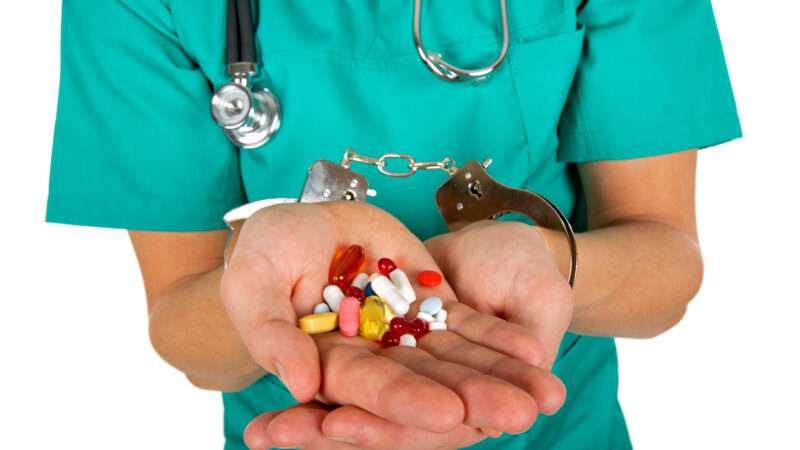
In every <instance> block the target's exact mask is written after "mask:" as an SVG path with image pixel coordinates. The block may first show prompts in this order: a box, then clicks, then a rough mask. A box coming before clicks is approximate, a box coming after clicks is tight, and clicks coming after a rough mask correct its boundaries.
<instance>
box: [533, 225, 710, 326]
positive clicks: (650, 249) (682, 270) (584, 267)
mask: <svg viewBox="0 0 800 450" xmlns="http://www.w3.org/2000/svg"><path fill="white" fill-rule="evenodd" d="M544 234H545V238H546V241H547V242H548V245H549V246H550V248H551V251H552V252H553V253H554V255H556V256H557V259H559V260H560V262H561V267H565V266H566V261H565V258H567V256H566V255H567V252H566V249H564V248H563V246H564V244H563V243H562V241H563V238H561V236H559V235H557V234H554V233H553V232H550V231H547V230H545V231H544ZM577 243H578V252H579V259H578V260H579V270H578V276H577V278H576V283H575V287H574V292H575V310H574V315H573V320H572V324H571V326H570V330H571V331H573V332H575V333H579V334H589V335H602V336H627V337H652V336H655V335H657V334H660V333H662V332H664V331H666V330H667V329H669V328H671V327H672V326H673V325H674V324H676V323H677V322H678V321H679V320H680V319H681V317H682V316H683V313H684V312H685V310H686V305H687V304H688V303H689V301H690V300H691V299H692V298H693V297H694V296H695V294H696V293H697V291H698V290H699V288H700V283H701V281H702V273H703V264H702V258H701V255H700V249H699V246H698V245H697V241H696V239H695V238H694V236H693V235H690V234H688V233H686V232H685V231H681V230H679V229H678V228H675V227H672V226H670V225H667V224H665V223H660V222H656V221H646V220H642V221H627V222H624V223H620V224H615V225H612V226H607V227H604V228H599V229H596V230H592V231H588V232H585V233H580V234H578V235H577Z"/></svg>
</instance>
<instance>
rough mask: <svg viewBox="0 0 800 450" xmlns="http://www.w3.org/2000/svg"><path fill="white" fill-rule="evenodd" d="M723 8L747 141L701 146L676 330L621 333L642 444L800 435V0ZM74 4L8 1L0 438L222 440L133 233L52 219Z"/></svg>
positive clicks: (89, 442) (783, 439)
mask: <svg viewBox="0 0 800 450" xmlns="http://www.w3.org/2000/svg"><path fill="white" fill-rule="evenodd" d="M12 5H13V6H12ZM20 5H23V6H20ZM715 7H716V12H717V19H718V22H719V26H720V30H721V34H722V37H723V40H724V43H725V47H726V54H727V58H728V64H729V69H730V72H731V77H732V80H733V84H734V90H735V92H736V96H737V100H738V105H739V111H740V114H741V119H742V122H743V125H744V129H745V134H746V138H745V139H744V140H740V141H737V142H734V143H731V144H727V145H725V146H723V147H720V148H717V149H712V150H706V151H704V152H702V153H701V159H700V168H699V181H698V184H699V187H698V190H699V192H698V211H699V221H700V229H701V239H702V244H703V248H704V251H705V258H706V264H707V274H706V281H705V285H704V288H703V290H702V292H701V294H700V295H699V296H698V298H697V299H696V300H695V301H694V302H693V304H692V305H691V307H690V312H689V314H688V316H687V318H686V319H685V320H684V321H683V322H682V323H681V324H680V325H679V326H678V327H676V328H675V329H673V330H672V331H670V332H669V333H667V334H666V335H664V336H661V337H658V338H656V339H653V340H648V341H627V340H623V341H620V361H621V364H620V372H621V376H620V378H621V384H622V387H621V392H620V397H621V401H622V404H623V407H624V409H625V412H626V415H627V419H628V423H629V426H630V429H631V434H632V438H633V441H634V444H635V447H636V448H638V449H647V450H650V449H674V448H686V449H712V448H713V449H718V448H719V449H721V448H726V449H751V448H760V449H790V448H791V449H798V448H800V438H799V437H798V433H797V429H798V425H797V420H798V418H800V416H798V412H797V411H798V404H800V389H799V388H798V386H799V385H800V371H798V363H797V358H798V355H800V351H798V345H800V339H798V335H797V331H795V330H796V327H795V324H796V323H797V320H798V313H800V306H798V305H799V304H800V294H798V291H797V283H796V280H797V277H798V274H797V269H798V263H797V254H798V252H799V251H800V240H798V230H797V226H796V225H797V219H798V194H800V189H799V188H798V184H799V183H798V178H800V175H798V170H799V169H798V166H797V163H798V162H800V159H799V158H798V154H800V138H799V137H798V135H800V120H799V119H800V114H799V113H798V108H799V107H800V89H799V88H798V84H799V83H800V69H799V68H798V65H797V59H798V55H800V49H799V48H798V44H800V32H798V30H797V17H798V16H799V15H800V7H798V6H797V4H796V2H778V1H734V0H728V1H716V2H715ZM59 16H60V3H59V2H56V1H41V0H39V1H36V2H34V1H30V2H2V3H1V4H0V49H1V51H0V55H1V56H2V60H3V63H4V64H3V69H2V71H0V86H2V88H3V94H2V103H3V107H2V108H0V124H2V125H0V127H2V128H1V130H2V133H0V143H2V145H1V148H2V150H3V154H4V155H5V157H4V158H3V159H2V160H0V196H2V197H1V198H2V204H3V209H2V212H0V217H2V220H0V227H2V230H1V231H0V239H2V246H0V250H2V252H3V258H2V260H0V269H2V270H0V279H2V284H0V288H2V291H0V292H2V294H0V296H2V309H0V346H1V347H0V348H1V349H2V352H0V382H2V384H1V385H0V389H2V390H3V393H2V394H1V395H0V448H2V449H14V450H16V449H41V448H80V449H101V448H116V449H141V448H148V449H149V448H155V449H200V450H205V449H214V450H219V449H221V445H222V437H221V434H222V427H221V418H222V417H221V409H222V408H221V402H220V400H219V398H218V395H217V394H214V393H209V392H202V391H199V390H197V389H195V388H193V387H191V386H190V385H189V384H188V383H187V382H186V381H185V380H184V379H183V378H182V376H181V375H180V374H179V373H177V372H176V371H174V370H173V369H171V368H169V367H168V366H166V364H164V363H163V362H161V361H160V360H159V358H158V357H157V356H156V355H155V353H154V352H153V351H152V350H151V348H150V345H149V342H148V338H147V332H146V330H147V318H146V313H145V299H144V293H143V289H142V285H141V281H140V278H139V273H138V268H137V266H136V262H135V260H134V257H133V253H132V251H131V248H130V244H129V243H128V241H127V238H126V235H125V233H124V232H123V231H111V230H102V229H87V228H78V227H66V226H59V225H45V224H44V223H43V218H44V210H45V201H46V197H47V177H48V170H49V159H50V146H51V141H52V129H53V126H52V124H53V120H54V115H55V106H56V95H57V90H58V64H59V63H58V61H59V59H58V58H59V26H60V22H59V20H60V19H59ZM686 70H687V72H688V73H687V76H691V70H692V68H691V67H687V68H686Z"/></svg>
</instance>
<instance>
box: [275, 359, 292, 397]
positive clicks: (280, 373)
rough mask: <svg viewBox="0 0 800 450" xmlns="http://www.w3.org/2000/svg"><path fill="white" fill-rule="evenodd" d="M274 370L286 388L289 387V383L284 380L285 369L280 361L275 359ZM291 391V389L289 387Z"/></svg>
mask: <svg viewBox="0 0 800 450" xmlns="http://www.w3.org/2000/svg"><path fill="white" fill-rule="evenodd" d="M275 371H276V372H278V373H277V375H278V378H279V379H280V380H281V383H283V384H285V385H286V388H287V389H288V388H289V383H288V382H287V380H286V371H285V370H284V369H283V364H281V363H280V361H275ZM289 390H290V391H291V389H289Z"/></svg>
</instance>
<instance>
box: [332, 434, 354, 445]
mask: <svg viewBox="0 0 800 450" xmlns="http://www.w3.org/2000/svg"><path fill="white" fill-rule="evenodd" d="M328 439H330V440H332V441H336V442H341V443H343V444H353V445H355V444H357V443H358V441H356V438H354V437H350V436H338V437H334V436H328Z"/></svg>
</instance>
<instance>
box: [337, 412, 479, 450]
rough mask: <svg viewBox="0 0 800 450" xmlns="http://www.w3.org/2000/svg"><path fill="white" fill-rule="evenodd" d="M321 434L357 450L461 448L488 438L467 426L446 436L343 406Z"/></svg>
mask: <svg viewBox="0 0 800 450" xmlns="http://www.w3.org/2000/svg"><path fill="white" fill-rule="evenodd" d="M322 431H323V433H324V434H325V435H326V436H328V437H330V438H332V439H339V440H343V441H345V442H351V443H355V445H356V446H357V447H358V448H364V449H370V450H383V449H387V450H406V449H408V450H412V449H413V450H417V449H421V448H425V449H452V448H461V447H466V446H469V445H472V444H474V443H477V442H479V441H481V440H482V439H484V438H485V437H486V436H485V435H483V434H482V433H481V432H480V431H478V430H476V429H474V428H471V427H468V426H466V425H460V426H458V427H457V428H456V429H454V430H451V431H448V432H445V433H434V432H431V431H427V430H421V429H418V428H413V427H408V426H403V425H400V424H397V423H393V422H391V421H389V420H386V419H383V418H381V417H378V416H375V415H374V414H370V413H369V412H367V411H364V410H362V409H360V408H358V407H355V406H342V407H340V408H337V409H336V410H334V411H331V412H330V413H329V414H328V415H327V416H326V417H325V420H324V421H323V423H322Z"/></svg>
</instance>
